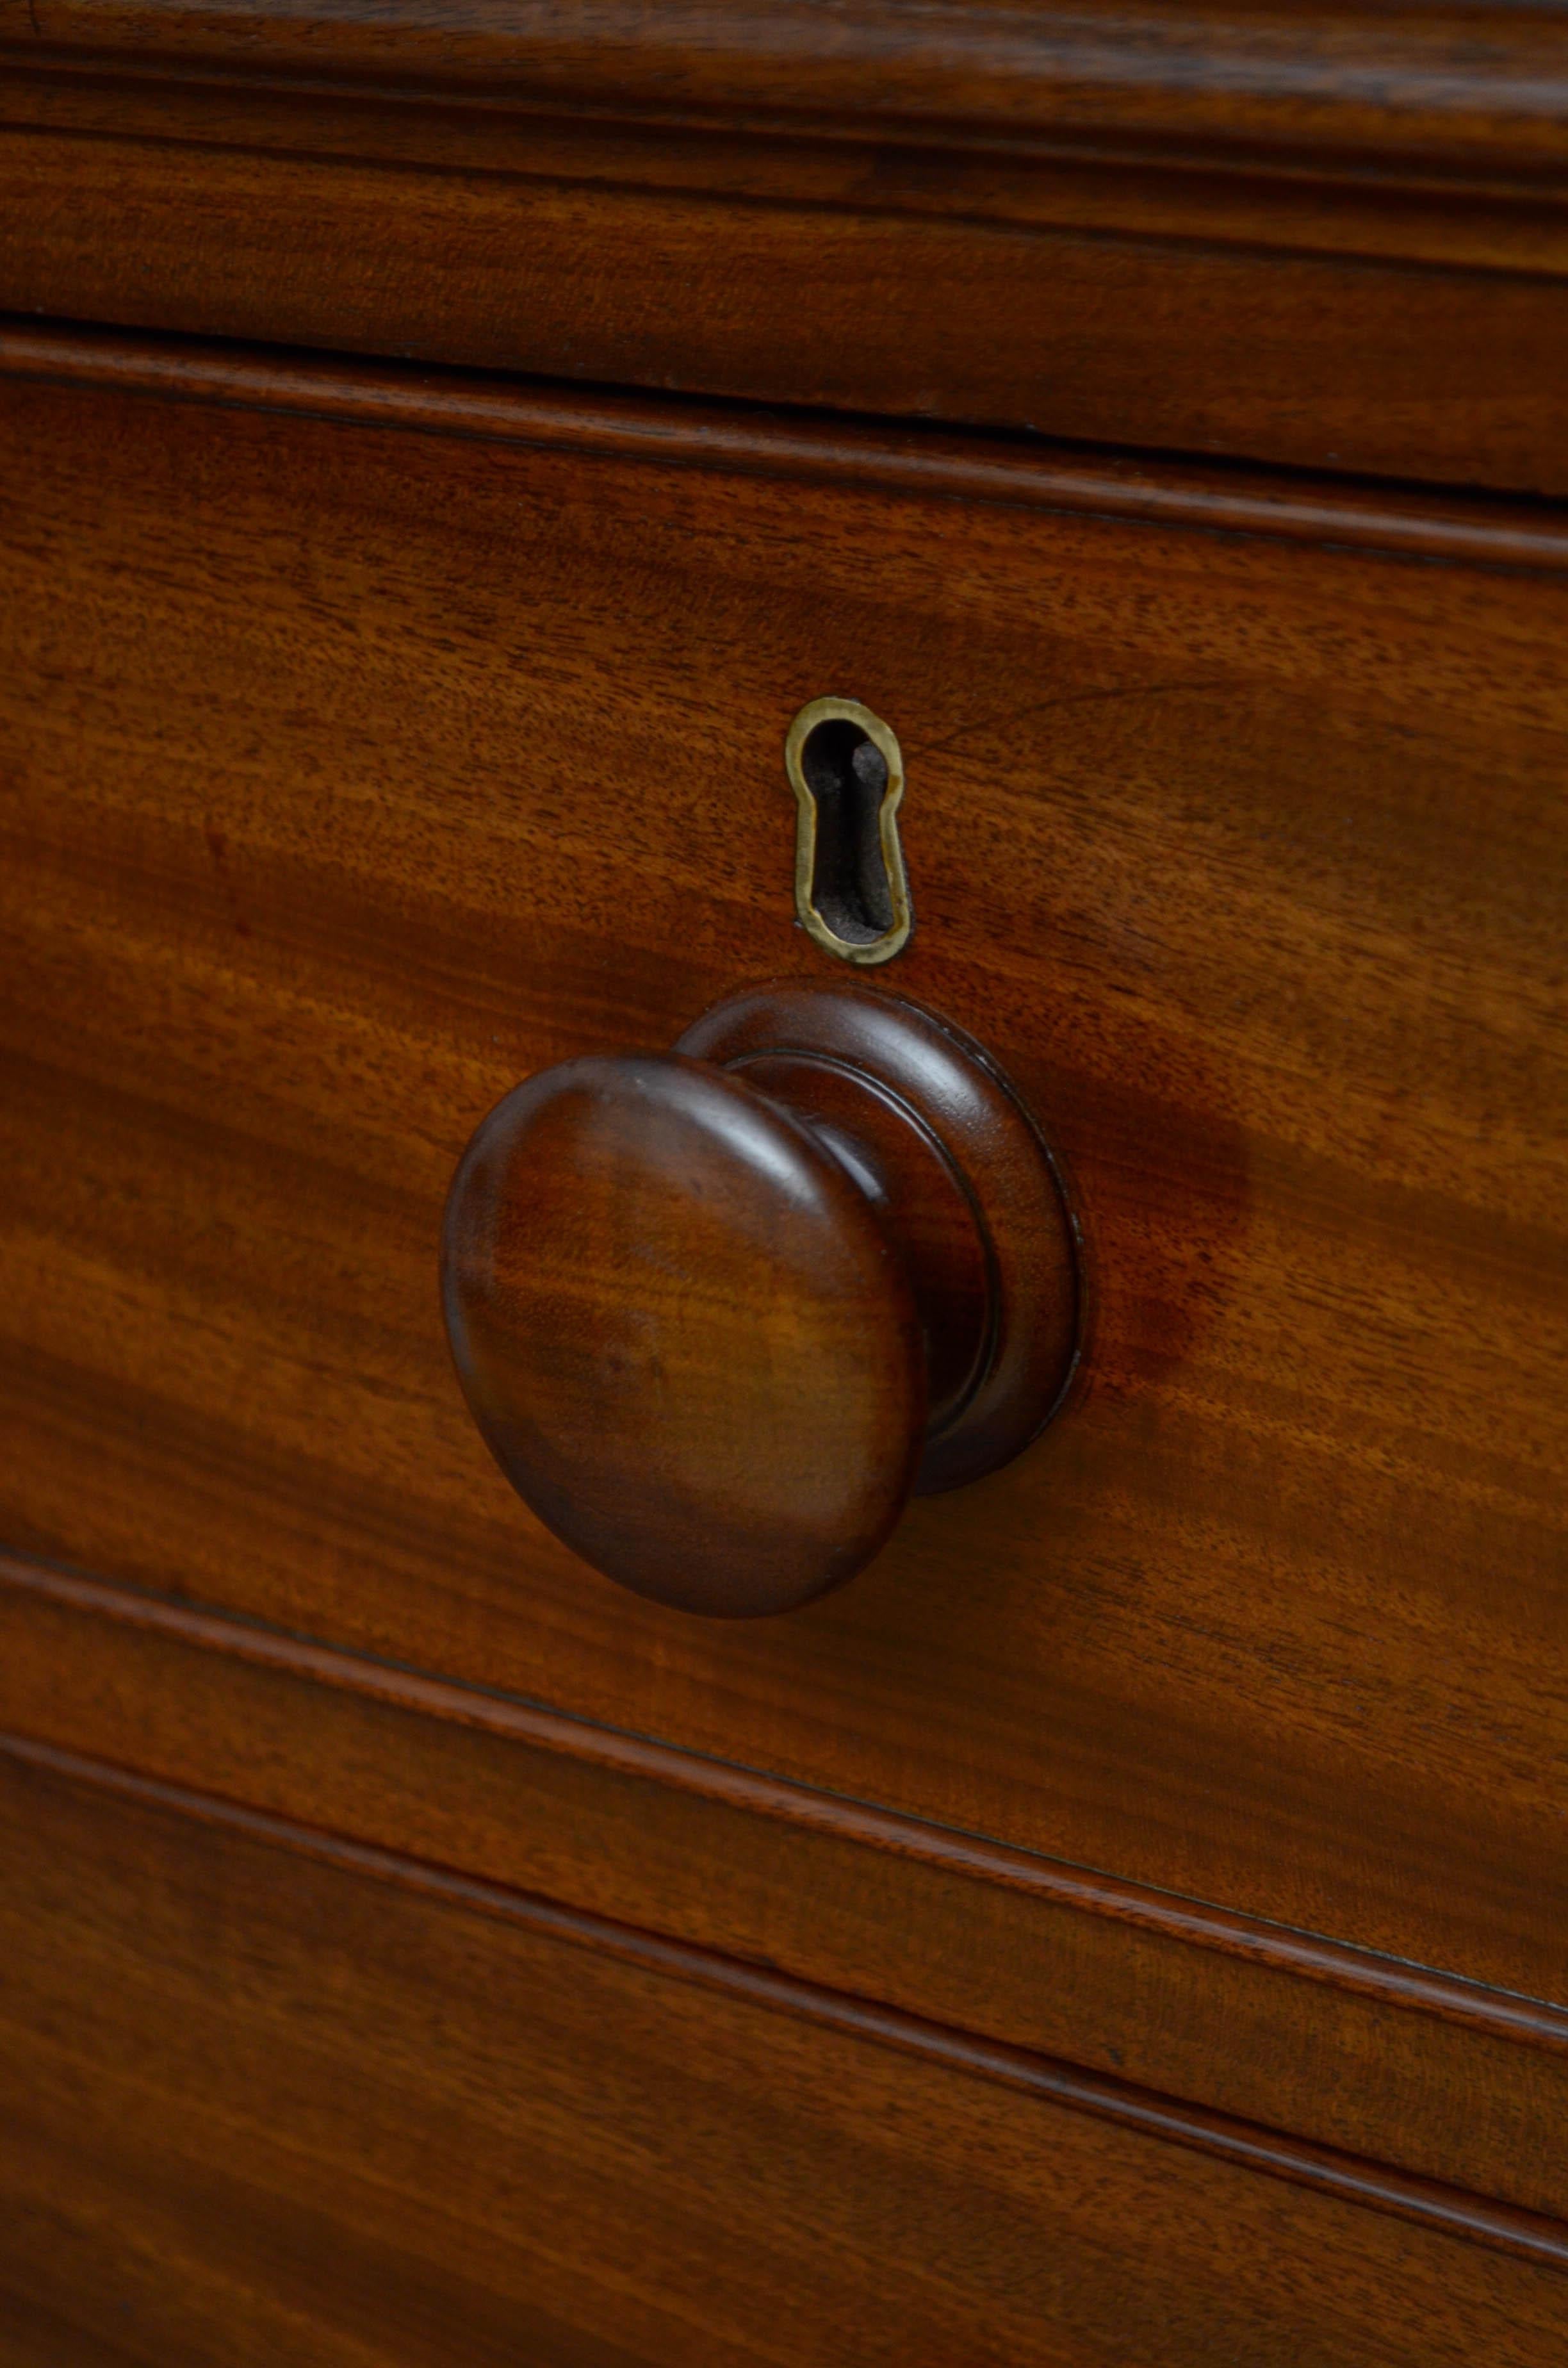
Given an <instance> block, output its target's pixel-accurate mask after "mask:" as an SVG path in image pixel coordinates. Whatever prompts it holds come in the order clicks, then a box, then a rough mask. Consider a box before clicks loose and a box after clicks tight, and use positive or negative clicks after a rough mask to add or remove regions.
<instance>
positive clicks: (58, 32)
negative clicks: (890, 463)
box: [0, 0, 1568, 494]
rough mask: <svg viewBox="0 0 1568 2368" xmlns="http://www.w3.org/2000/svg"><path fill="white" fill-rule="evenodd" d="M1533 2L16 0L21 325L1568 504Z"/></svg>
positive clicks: (1561, 105) (7, 83) (1567, 116)
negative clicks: (1549, 498) (1069, 440)
mask: <svg viewBox="0 0 1568 2368" xmlns="http://www.w3.org/2000/svg"><path fill="white" fill-rule="evenodd" d="M1565 120H1568V64H1565V52H1564V47H1563V42H1562V26H1561V21H1560V18H1559V16H1558V13H1557V11H1556V9H1555V8H1554V7H1552V6H1550V5H1548V4H1547V0H1508V5H1506V6H1499V5H1487V0H1482V5H1481V6H1478V7H1474V8H1470V9H1466V10H1460V9H1454V8H1450V7H1441V6H1437V5H1436V0H1407V5H1403V6H1399V7H1397V8H1393V7H1386V8H1377V9H1369V8H1365V7H1357V6H1351V5H1349V0H1319V5H1315V6H1312V7H1311V8H1307V7H1302V6H1297V7H1294V8H1276V9H1274V10H1272V11H1270V12H1268V13H1267V14H1266V15H1260V14H1259V12H1258V11H1257V10H1256V9H1255V8H1248V7H1236V6H1232V5H1229V0H1161V5H1160V6H1159V7H1158V8H1157V9H1151V8H1149V7H1147V6H1136V5H1132V4H1131V0H1074V5H1072V6H1067V5H1064V0H1041V5H1038V6H1029V7H1021V6H1017V0H1001V4H1000V5H986V0H965V5H964V6H961V7H957V6H949V7H945V8H940V9H938V8H933V7H926V8H922V9H919V10H914V11H912V10H910V9H909V8H906V7H903V6H898V5H896V0H894V5H889V0H833V5H832V7H831V12H830V14H829V16H828V17H826V18H825V19H824V5H823V0H768V4H767V6H764V7H750V8H745V9H738V8H736V7H734V6H733V5H730V0H685V5H682V6H665V7H663V8H658V9H650V8H648V7H647V6H643V5H642V0H597V6H595V7H594V9H593V10H592V12H591V13H590V14H587V15H585V14H584V13H583V12H580V11H573V12H570V13H568V14H565V15H562V12H561V11H560V10H559V9H557V8H554V7H548V6H537V5H522V0H468V5H466V6H464V8H463V9H462V11H461V13H460V15H454V13H453V12H452V11H451V10H450V9H449V8H441V7H434V8H433V7H429V6H418V5H411V0H300V4H299V5H292V6H288V7H269V6H265V5H257V6H247V7H246V8H244V10H243V11H241V10H239V9H231V8H227V7H224V8H214V7H212V6H210V5H208V0H157V5H156V6H151V7H148V6H140V7H135V8H128V7H123V6H109V5H107V0H47V5H46V0H0V307H4V308H6V309H8V310H11V311H14V312H17V313H45V314H49V315H51V316H53V317H55V318H59V319H64V320H97V321H114V322H119V323H120V324H123V325H125V326H128V327H138V328H142V329H167V330H187V331H192V332H197V333H199V334H203V335H208V336H243V337H262V338H267V339H271V340H275V341H278V342H282V343H287V344H300V345H312V346H317V347H324V348H326V349H328V350H332V351H343V350H346V349H347V350H352V351H356V352H363V353H378V354H395V355H417V356H418V357H420V358H421V359H426V360H430V361H444V362H456V363H466V364H470V365H477V366H479V367H482V368H492V369H503V370H530V371H538V372H540V373H543V374H545V375H548V376H551V377H558V378H562V379H569V380H576V381H586V382H589V383H593V382H596V381H597V383H599V384H602V385H638V386H653V387H668V388H676V387H678V388H682V389H685V390H687V391H688V392H690V393H698V394H707V395H711V396H725V397H731V398H734V397H740V398H744V399H748V400H752V401H763V402H787V403H797V404H816V405H827V406H831V407H834V408H836V409H840V410H844V411H848V412H864V413H877V414H881V415H884V416H886V415H898V416H915V417H933V416H935V417H940V418H946V419H954V420H962V421H971V422H972V421H984V422H991V423H994V424H997V425H1000V426H1004V427H1015V428H1017V427H1028V428H1033V429H1038V430H1042V431H1044V432H1046V433H1048V434H1051V435H1057V436H1070V437H1078V438H1091V439H1093V440H1095V441H1096V442H1101V443H1111V444H1117V445H1120V446H1123V447H1126V448H1132V449H1139V448H1142V449H1151V450H1165V451H1176V452H1213V453H1224V454H1231V455H1235V456H1245V457H1248V458H1250V459H1253V460H1256V461H1268V462H1272V463H1278V462H1283V463H1287V464H1290V465H1293V466H1304V467H1309V468H1318V469H1345V470H1353V471H1358V472H1369V473H1375V474H1378V475H1381V476H1395V477H1403V478H1405V479H1406V480H1409V481H1413V482H1415V483H1427V482H1433V481H1443V482H1449V483H1459V484H1487V485H1492V486H1494V487H1511V488H1514V489H1517V490H1519V491H1523V492H1544V493H1558V494H1561V493H1562V492H1564V491H1568V450H1565V447H1564V439H1563V437H1562V369H1563V355H1564V352H1565V350H1568V227H1565V217H1564V213H1563V208H1562V169H1563V162H1564V154H1565V134H1564V129H1563V127H1564V122H1565Z"/></svg>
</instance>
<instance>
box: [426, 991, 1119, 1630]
mask: <svg viewBox="0 0 1568 2368" xmlns="http://www.w3.org/2000/svg"><path fill="white" fill-rule="evenodd" d="M442 1276H443V1281H442V1291H443V1303H444V1305H445V1308H446V1315H447V1332H448V1337H449V1340H450V1342H451V1345H452V1351H453V1355H454V1358H455V1360H456V1362H457V1368H458V1373H459V1377H460V1380H461V1383H462V1386H463V1392H464V1395H465V1396H466V1397H467V1399H468V1402H469V1405H470V1406H471V1407H472V1411H473V1415H474V1419H475V1420H476V1422H477V1423H478V1425H479V1428H480V1429H481V1430H482V1432H483V1435H484V1438H485V1440H486V1442H487V1444H488V1445H489V1447H490V1449H491V1452H492V1453H493V1454H494V1457H495V1459H496V1461H497V1463H499V1464H500V1466H501V1469H502V1470H503V1472H505V1473H506V1476H507V1478H508V1479H509V1480H510V1481H511V1483H512V1485H513V1486H514V1487H515V1488H516V1489H517V1493H518V1495H519V1496H520V1497H522V1498H523V1501H524V1503H525V1504H527V1505H528V1506H530V1507H531V1508H532V1509H533V1510H534V1512H535V1513H537V1514H538V1515H539V1517H540V1520H543V1521H544V1522H545V1523H546V1524H547V1525H548V1527H549V1528H550V1529H551V1531H554V1533H555V1535H556V1536H557V1537H559V1538H561V1539H562V1540H563V1541H564V1543H566V1544H568V1545H569V1546H571V1547H572V1548H573V1549H574V1552H575V1553H577V1554H581V1555H582V1556H583V1557H584V1559H585V1561H587V1562H589V1563H591V1564H592V1565H593V1566H594V1568H595V1569H596V1570H597V1571H600V1572H602V1573H603V1574H604V1576H605V1577H608V1578H613V1579H616V1580H618V1581H619V1583H620V1584H621V1585H622V1586H625V1587H630V1588H633V1589H634V1590H635V1591H636V1592H637V1593H638V1594H640V1595H646V1596H650V1597H652V1598H653V1600H655V1601H656V1602H661V1603H668V1604H673V1605H675V1606H676V1607H677V1608H678V1609H679V1610H682V1611H700V1612H707V1613H710V1614H717V1615H722V1616H725V1617H729V1618H748V1617H750V1618H755V1617H756V1616H757V1615H759V1614H761V1613H766V1612H778V1611H792V1610H795V1609H797V1608H798V1607H799V1606H800V1605H801V1604H802V1603H806V1602H810V1601H812V1600H813V1599H814V1598H815V1597H817V1596H819V1595H822V1594H824V1593H826V1592H827V1591H828V1590H829V1589H830V1588H834V1587H837V1586H841V1585H842V1584H843V1582H844V1581H845V1580H846V1579H847V1578H851V1577H854V1575H855V1574H856V1572H857V1571H858V1570H860V1569H862V1568H863V1567H864V1566H865V1565H866V1564H867V1563H868V1562H869V1561H870V1559H871V1557H872V1556H873V1554H876V1553H877V1552H878V1551H879V1550H880V1549H881V1547H882V1546H883V1545H885V1544H886V1543H887V1541H888V1538H889V1537H890V1536H891V1534H892V1530H893V1527H894V1525H895V1523H896V1522H897V1520H898V1519H899V1516H900V1515H901V1513H902V1512H903V1508H904V1505H905V1503H906V1502H907V1499H908V1497H909V1495H910V1492H911V1490H912V1489H913V1488H914V1487H915V1486H917V1485H918V1486H921V1487H923V1488H924V1489H926V1490H927V1491H930V1490H936V1489H942V1488H949V1487H955V1486H960V1485H961V1484H962V1483H963V1482H965V1481H968V1480H973V1479H976V1478H979V1477H981V1476H983V1474H985V1473H987V1472H989V1471H994V1470H995V1469H996V1468H997V1467H998V1466H999V1465H1001V1464H1003V1463H1008V1462H1010V1461H1011V1459H1012V1458H1013V1456H1015V1455H1017V1453H1019V1452H1021V1450H1022V1449H1023V1448H1024V1447H1025V1446H1027V1445H1028V1442H1029V1440H1031V1439H1032V1438H1033V1437H1035V1435H1036V1434H1037V1433H1038V1432H1039V1431H1040V1429H1041V1428H1042V1426H1043V1425H1044V1423H1045V1422H1046V1421H1047V1420H1048V1419H1049V1417H1050V1416H1051V1412H1052V1410H1053V1408H1054V1407H1055V1406H1057V1404H1058V1403H1059V1401H1060V1399H1061V1397H1062V1392H1063V1390H1064V1388H1065V1386H1066V1383H1067V1379H1068V1374H1069V1372H1070V1370H1071V1365H1072V1359H1073V1351H1074V1340H1075V1336H1076V1329H1077V1291H1076V1281H1075V1276H1074V1259H1073V1249H1072V1240H1071V1232H1070V1227H1069V1223H1068V1219H1067V1215H1066V1212H1065V1209H1064V1207H1063V1205H1062V1199H1061V1194H1060V1191H1059V1190H1058V1187H1057V1184H1056V1181H1055V1178H1054V1177H1053V1176H1052V1173H1051V1166H1050V1162H1049V1158H1048V1156H1047V1154H1046V1151H1045V1148H1044V1145H1043V1144H1042V1142H1041V1140H1040V1136H1039V1134H1038V1133H1037V1132H1036V1130H1035V1128H1034V1126H1033V1124H1032V1122H1031V1121H1030V1120H1029V1118H1028V1114H1027V1113H1026V1112H1025V1111H1024V1110H1023V1109H1022V1107H1021V1105H1020V1104H1019V1103H1018V1101H1017V1098H1016V1096H1015V1095H1014V1094H1013V1093H1012V1091H1011V1089H1010V1088H1009V1087H1008V1086H1007V1084H1006V1080H1005V1079H1004V1078H1003V1077H1002V1076H1000V1075H999V1074H998V1073H997V1072H996V1070H995V1069H994V1065H993V1064H991V1063H989V1062H988V1061H987V1060H986V1058H985V1056H984V1054H983V1052H982V1051H981V1049H980V1047H979V1046H977V1045H973V1044H970V1043H968V1042H965V1041H964V1040H963V1038H962V1037H961V1035H960V1034H959V1033H958V1032H957V1031H955V1030H952V1029H950V1028H946V1027H944V1026H942V1025H941V1023H940V1022H938V1021H937V1020H936V1019H933V1018H932V1017H931V1015H930V1014H928V1013H925V1012H922V1011H919V1010H917V1009H916V1008H915V1007H914V1006H913V1005H911V1004H908V1003H906V1002H903V1001H902V1000H900V999H896V998H892V997H888V996H879V995H875V994H872V993H870V992H869V991H868V990H866V989H864V988H852V987H842V988H824V987H822V986H820V985H812V984H806V985H789V984H787V983H781V984H778V985H773V986H771V987H766V988H762V989H759V990H754V991H752V992H750V993H748V994H744V995H742V996H736V997H733V998H731V999H729V1000H727V1001H725V1002H723V1003H722V1004H719V1005H717V1006H716V1007H715V1008H713V1009H712V1010H711V1011H710V1012H708V1013H706V1014H705V1015H704V1016H703V1018H702V1019H699V1021H697V1022H696V1023H695V1024H694V1025H693V1026H692V1027H691V1028H689V1029H687V1031H686V1032H685V1034H684V1035H683V1036H682V1037H681V1038H680V1039H679V1041H678V1042H677V1044H676V1051H675V1053H674V1054H673V1055H671V1054H666V1055H660V1054H639V1055H627V1054H621V1055H619V1056H618V1057H614V1058H602V1057H601V1058H599V1059H596V1060H577V1061H570V1062H565V1063H562V1064H561V1065H560V1066H558V1067H556V1068H553V1069H549V1070H545V1071H543V1072H541V1073H540V1075H539V1076H534V1077H532V1078H530V1079H528V1082H527V1083H526V1084H524V1085H521V1086H518V1087H516V1088H515V1089H514V1090H513V1091H512V1092H511V1093H510V1094H508V1095H507V1096H506V1099H505V1100H504V1101H502V1102H500V1103H499V1104H498V1105H497V1106H496V1108H495V1109H494V1110H492V1111H491V1112H490V1114H489V1116H488V1117H487V1118H485V1119H484V1120H483V1121H482V1122H481V1124H480V1126H479V1128H478V1129H477V1131H476V1133H475V1134H474V1137H473V1140H472V1143H471V1144H470V1145H469V1147H468V1149H467V1151H466V1152H465V1154H464V1156H463V1158H462V1161H461V1163H460V1167H459V1169H458V1172H457V1175H456V1177H455V1178H454V1179H453V1183H452V1189H451V1191H450V1193H449V1197H448V1201H447V1211H446V1218H445V1223H444V1227H443V1249H442Z"/></svg>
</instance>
